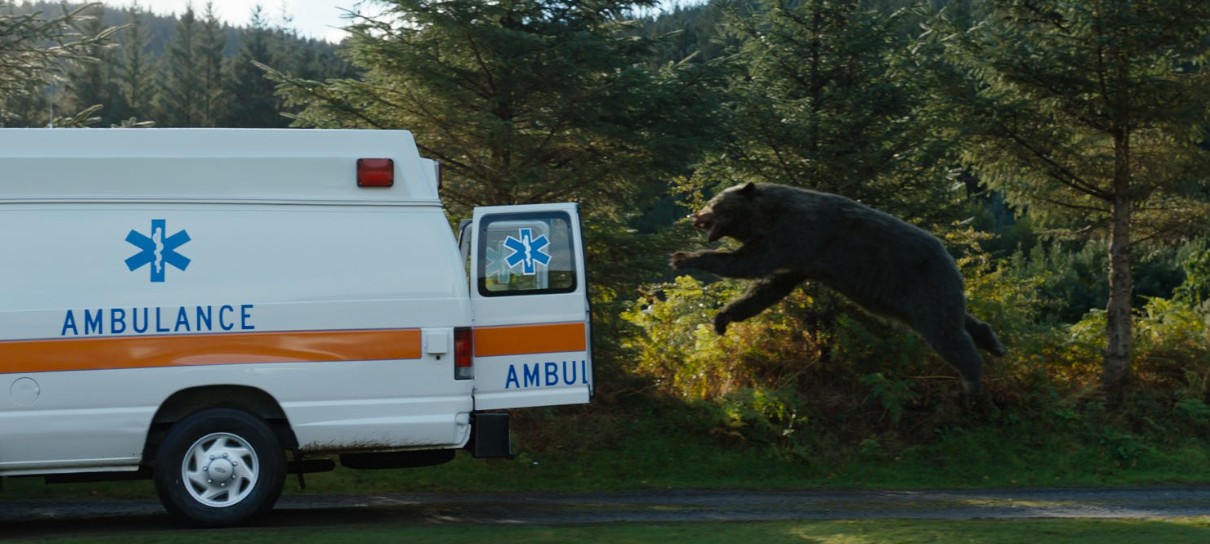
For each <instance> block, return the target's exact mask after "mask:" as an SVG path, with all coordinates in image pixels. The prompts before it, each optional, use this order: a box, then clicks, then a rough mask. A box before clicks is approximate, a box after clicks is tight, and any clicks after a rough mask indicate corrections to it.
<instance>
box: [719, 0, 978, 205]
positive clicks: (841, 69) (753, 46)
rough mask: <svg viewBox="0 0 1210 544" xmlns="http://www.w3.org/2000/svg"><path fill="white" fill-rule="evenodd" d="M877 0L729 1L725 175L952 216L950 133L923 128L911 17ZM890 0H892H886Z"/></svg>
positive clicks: (729, 179) (729, 178)
mask: <svg viewBox="0 0 1210 544" xmlns="http://www.w3.org/2000/svg"><path fill="white" fill-rule="evenodd" d="M887 4H888V3H887V2H878V1H873V0H862V1H857V2H850V1H844V2H841V1H834V0H810V1H803V2H791V1H785V0H767V1H760V2H736V3H733V4H731V5H730V6H729V7H728V13H729V17H728V19H727V26H726V28H727V32H728V34H727V37H728V38H729V39H732V40H738V41H739V42H740V45H739V46H738V51H737V53H736V55H735V57H734V58H733V59H731V61H732V63H733V66H734V68H735V76H734V77H733V79H732V84H731V86H730V88H729V92H728V94H729V97H730V100H731V102H732V105H733V108H734V113H733V114H732V116H733V123H734V126H735V128H734V129H733V130H734V133H735V136H734V140H733V142H734V145H732V146H730V147H729V148H728V149H727V150H726V152H727V154H726V156H725V159H726V161H725V164H726V165H727V167H728V169H729V170H730V171H731V172H733V173H729V172H722V173H721V174H722V177H723V179H722V180H721V183H719V184H721V185H730V184H732V183H734V178H739V179H755V180H760V181H770V182H776V183H785V184H789V185H796V186H800V187H807V188H812V189H818V190H823V191H827V192H832V193H838V194H843V195H845V196H848V197H850V198H853V199H855V200H859V201H861V202H863V203H865V204H868V205H871V206H874V207H877V208H879V209H882V210H884V211H887V212H890V213H893V214H895V215H898V216H900V217H904V218H907V219H909V220H910V221H913V222H916V223H921V224H926V225H937V224H945V223H948V222H949V221H950V220H951V219H953V218H954V216H953V213H954V212H955V211H956V210H955V205H956V204H957V195H956V193H955V192H954V188H955V184H954V183H953V182H952V181H950V180H949V179H948V178H947V176H948V174H949V171H948V167H947V166H946V162H947V160H946V159H947V157H948V155H949V153H950V150H949V145H948V143H949V142H945V141H943V140H941V139H939V138H937V137H936V136H935V135H934V134H930V132H931V129H930V128H929V124H930V122H931V121H930V119H929V112H928V110H926V109H925V108H923V103H922V102H921V101H920V100H921V98H923V97H925V96H927V95H926V94H925V93H924V92H922V89H920V88H919V87H918V85H917V83H916V82H917V81H918V79H919V78H918V77H916V76H915V75H914V74H913V73H912V70H913V67H912V66H911V65H909V64H907V63H904V62H901V61H900V59H898V58H897V55H899V52H900V51H902V50H904V49H905V48H906V46H907V44H908V40H909V38H910V36H911V32H912V29H913V28H914V26H915V24H916V21H915V20H913V18H911V17H909V14H908V12H906V11H901V10H895V9H888V8H887ZM890 4H892V5H893V4H895V2H891V3H890Z"/></svg>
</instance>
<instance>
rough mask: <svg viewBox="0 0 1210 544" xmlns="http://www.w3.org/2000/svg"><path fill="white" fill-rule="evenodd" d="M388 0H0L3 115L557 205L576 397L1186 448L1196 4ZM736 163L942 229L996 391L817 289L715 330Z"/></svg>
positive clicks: (1206, 192)
mask: <svg viewBox="0 0 1210 544" xmlns="http://www.w3.org/2000/svg"><path fill="white" fill-rule="evenodd" d="M379 4H381V6H382V7H383V8H384V9H383V10H382V11H381V13H380V14H379V15H375V16H373V17H361V18H354V19H350V20H349V27H348V30H349V31H350V33H349V37H348V38H346V39H345V40H344V41H342V42H341V43H339V44H331V43H327V42H322V41H316V40H310V39H303V38H300V37H299V35H298V33H297V32H295V31H293V30H292V29H290V28H289V24H288V21H282V20H281V18H278V17H274V16H272V15H270V14H268V13H266V12H265V11H264V10H261V9H258V10H256V11H254V13H253V14H252V15H251V18H250V20H249V21H248V23H247V24H246V25H245V26H242V27H239V28H232V27H230V26H226V25H223V24H221V23H220V22H219V21H218V20H217V18H216V17H215V15H214V13H213V10H212V9H211V8H210V7H208V6H204V5H202V6H194V7H193V8H190V9H188V10H186V11H185V12H184V14H183V15H181V16H179V17H161V16H156V15H153V14H150V13H148V12H146V11H144V10H142V9H140V8H139V7H138V6H137V5H132V6H131V7H129V8H124V9H114V8H102V7H101V6H99V5H90V6H62V5H59V4H49V3H21V4H16V3H13V2H11V1H8V0H0V125H2V126H6V127H34V126H36V127H44V126H48V125H50V126H55V127H69V126H71V127H96V129H98V130H99V129H109V127H120V128H121V129H122V130H142V129H143V128H141V127H150V126H154V127H295V128H297V129H329V128H358V129H407V130H410V131H412V132H413V133H414V135H415V138H416V141H417V143H418V145H419V146H420V147H421V154H422V155H424V156H426V157H430V158H433V159H436V160H438V161H440V162H441V163H442V165H443V169H444V186H443V188H442V192H443V195H442V197H443V200H444V202H445V203H446V206H447V208H448V211H449V212H450V216H451V218H452V219H453V220H454V221H456V220H457V218H458V217H465V216H467V215H468V213H469V210H470V209H471V208H472V207H474V206H477V205H497V204H522V203H531V202H551V201H578V202H580V203H581V204H582V209H583V210H584V214H585V228H586V236H587V244H588V246H589V250H590V274H591V287H592V293H593V300H592V303H593V306H592V308H593V320H594V323H593V326H594V329H593V330H594V353H595V358H596V365H597V372H596V381H597V393H598V395H597V402H596V405H595V406H597V407H598V408H597V409H598V410H601V409H605V410H612V409H620V408H617V407H618V406H620V405H623V404H626V403H635V402H642V403H656V404H660V405H665V404H668V405H675V406H677V407H678V408H677V410H682V411H687V413H690V414H692V416H691V417H690V420H692V423H690V424H688V426H689V428H691V429H697V430H701V431H703V432H708V433H710V435H711V436H715V437H717V439H718V441H719V442H720V443H721V444H724V445H728V446H735V447H744V448H757V449H760V450H761V451H765V452H768V453H769V454H770V455H773V456H775V457H781V458H786V459H791V460H794V459H799V460H804V461H805V460H812V461H813V462H817V461H818V460H819V459H820V458H821V456H827V455H836V456H838V458H839V457H843V456H845V455H848V453H846V452H849V453H851V452H860V453H861V454H862V455H866V456H867V457H868V456H873V457H879V456H885V457H886V458H891V457H893V456H895V455H898V454H899V453H901V452H904V451H908V450H911V449H912V448H919V447H928V445H929V444H936V443H940V442H944V441H946V440H953V439H954V437H955V436H956V435H957V434H966V435H974V434H977V433H978V432H985V433H987V434H986V435H985V436H987V437H988V441H989V443H990V442H996V441H1000V440H1003V439H1004V437H1006V436H1011V437H1013V440H1016V441H1018V442H1020V443H1022V444H1024V446H1023V447H1031V446H1030V445H1031V444H1032V445H1033V446H1039V445H1041V444H1053V443H1052V442H1049V441H1048V440H1050V439H1046V438H1041V437H1043V436H1054V435H1062V436H1065V437H1067V438H1065V439H1064V440H1065V442H1063V443H1064V444H1067V446H1065V447H1070V448H1077V447H1084V446H1087V447H1088V448H1090V451H1095V452H1099V454H1097V455H1100V456H1101V458H1102V460H1103V461H1104V462H1105V463H1109V464H1115V465H1114V466H1118V467H1129V466H1132V464H1138V463H1140V462H1143V463H1145V462H1146V460H1147V458H1148V456H1155V455H1159V453H1158V452H1164V451H1189V448H1193V449H1194V450H1196V451H1199V452H1200V453H1198V454H1197V455H1200V456H1201V457H1200V458H1201V459H1203V461H1204V460H1205V459H1206V452H1207V451H1210V440H1208V438H1210V435H1208V431H1210V404H1208V403H1210V245H1208V244H1207V241H1208V238H1207V226H1208V218H1210V142H1208V140H1207V135H1208V133H1207V130H1208V129H1210V124H1208V122H1210V70H1208V67H1207V66H1206V60H1207V55H1208V53H1210V3H1207V2H1200V1H1189V0H1136V1H1132V2H1122V1H1118V0H1027V1H1023V0H845V1H836V0H710V1H708V2H701V3H677V4H672V5H664V4H660V3H657V2H655V1H653V0H499V1H496V2H483V1H482V0H379ZM747 181H756V182H773V183H781V184H788V185H793V186H797V187H804V188H810V189H815V190H819V191H826V192H831V193H838V194H841V195H845V196H848V197H850V198H853V199H855V200H858V201H860V202H862V203H864V204H867V205H869V206H872V207H875V208H878V209H880V210H883V211H885V212H888V213H890V214H893V215H895V216H897V217H900V218H902V219H904V220H905V221H907V222H909V223H912V224H915V225H917V226H920V227H922V228H924V229H925V230H928V231H929V232H931V233H934V234H935V235H937V236H938V237H939V238H941V239H942V240H943V241H944V243H945V244H946V247H947V249H948V250H949V251H950V253H951V254H952V255H953V256H954V258H955V259H956V261H957V263H958V265H959V268H960V270H961V271H962V273H963V276H964V278H965V282H966V283H965V285H966V295H967V298H968V301H969V302H968V306H969V309H970V310H971V312H972V313H973V314H975V315H977V316H979V317H980V318H981V319H983V320H985V321H987V322H988V323H990V324H991V325H992V327H993V328H994V329H995V330H996V331H997V334H998V335H999V337H1000V339H1001V340H1002V341H1003V342H1004V344H1005V345H1006V347H1007V348H1008V354H1007V355H1006V356H1004V357H991V356H988V357H987V358H986V363H985V369H984V382H985V384H984V385H985V392H984V393H983V394H982V395H981V396H979V397H978V398H968V397H966V396H965V395H964V394H963V392H962V388H961V386H960V384H959V382H958V380H957V377H956V374H955V373H954V371H953V369H952V368H950V367H949V366H947V365H946V364H945V363H944V361H942V360H941V359H940V358H939V357H937V356H936V355H935V354H934V353H933V352H932V351H931V350H930V349H929V347H928V346H927V345H926V344H925V343H924V341H923V340H922V339H921V338H920V337H919V336H917V335H915V334H914V333H912V332H911V331H910V330H908V329H906V328H905V327H902V326H899V325H897V324H895V323H892V322H889V321H887V320H885V319H882V318H878V317H874V316H872V315H871V314H869V313H867V312H865V311H863V310H862V309H861V308H859V307H857V306H856V305H855V304H853V303H852V302H850V301H848V300H846V299H845V298H843V297H841V296H840V295H838V294H836V293H834V292H832V291H829V290H828V289H827V288H825V287H822V286H820V285H817V284H813V283H810V282H808V283H804V284H802V285H801V286H800V288H798V289H796V290H795V291H794V292H793V293H792V294H791V295H790V296H789V297H787V298H786V299H785V300H784V301H783V302H781V303H779V304H777V305H775V306H774V307H772V308H771V309H769V310H768V311H766V312H764V313H762V314H760V315H759V316H757V317H755V318H752V319H749V320H747V321H745V322H742V323H734V324H732V325H731V327H730V329H729V330H728V332H727V334H726V335H724V336H718V335H716V334H715V333H714V331H713V328H712V326H711V320H712V318H713V315H714V313H715V312H716V311H717V310H718V309H719V308H720V307H721V306H722V305H723V304H725V303H726V302H727V301H728V300H731V299H733V298H735V297H736V296H738V295H739V294H740V293H742V292H743V291H744V290H745V289H746V288H747V285H746V282H744V281H736V280H727V279H721V278H718V277H714V276H710V275H708V274H697V273H695V274H676V273H674V272H673V271H672V270H671V269H670V268H669V266H668V258H669V255H670V254H671V253H672V252H673V251H676V250H692V249H698V248H701V247H706V246H707V244H706V242H705V236H704V235H703V234H701V233H700V232H698V231H695V229H693V228H692V227H691V225H690V224H689V221H688V220H687V219H686V215H688V214H689V213H691V212H692V211H693V210H695V209H697V208H698V207H700V206H701V205H702V204H703V203H704V202H705V201H707V200H708V199H709V198H710V197H711V196H713V195H714V194H717V193H718V192H719V191H720V190H722V189H724V188H726V187H730V186H732V185H736V184H739V183H743V182H747ZM714 245H721V246H724V247H728V246H735V245H736V244H734V242H733V241H730V240H724V241H721V242H718V243H716V244H714ZM905 273H907V272H906V271H905ZM601 407H604V408H601ZM583 410H592V408H591V407H590V408H584V409H583ZM573 415H574V414H573ZM578 417H588V416H584V415H583V414H582V413H581V414H580V416H578ZM989 447H991V446H989Z"/></svg>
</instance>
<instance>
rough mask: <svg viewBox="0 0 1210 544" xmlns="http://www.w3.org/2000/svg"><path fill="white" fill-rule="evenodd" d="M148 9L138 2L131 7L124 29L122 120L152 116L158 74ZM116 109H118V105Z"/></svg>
mask: <svg viewBox="0 0 1210 544" xmlns="http://www.w3.org/2000/svg"><path fill="white" fill-rule="evenodd" d="M146 14H147V12H146V11H145V10H144V9H143V8H142V7H140V6H139V5H138V4H137V3H135V4H133V5H131V7H130V23H129V25H128V26H127V28H126V30H125V31H124V32H123V37H124V38H125V40H124V41H125V43H124V44H123V46H122V54H121V68H120V69H119V71H118V81H119V83H118V88H119V91H120V93H121V97H122V102H123V105H124V106H125V109H122V110H119V111H118V112H117V113H118V115H117V116H116V117H117V119H119V120H126V119H130V118H144V119H146V118H148V117H150V116H151V115H152V104H153V98H154V96H155V73H154V72H153V71H152V70H153V64H152V57H151V53H150V51H149V47H150V45H151V36H150V33H149V30H148V27H147V24H146V21H145V19H144V17H145V16H146ZM115 109H116V108H115Z"/></svg>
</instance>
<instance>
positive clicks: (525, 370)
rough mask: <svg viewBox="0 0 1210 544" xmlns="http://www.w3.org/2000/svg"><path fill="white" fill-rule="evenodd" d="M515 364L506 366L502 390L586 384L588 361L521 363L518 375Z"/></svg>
mask: <svg viewBox="0 0 1210 544" xmlns="http://www.w3.org/2000/svg"><path fill="white" fill-rule="evenodd" d="M517 366H518V365H515V364H512V365H508V377H507V378H505V379H504V389H506V390H507V389H525V388H529V387H556V386H559V385H576V384H577V383H578V384H584V385H587V384H588V361H587V360H579V361H563V364H561V365H560V364H559V363H556V362H554V361H547V362H545V363H533V364H528V363H522V364H521V365H519V366H520V367H521V370H520V373H518V371H517Z"/></svg>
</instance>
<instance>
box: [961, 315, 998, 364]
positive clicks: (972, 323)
mask: <svg viewBox="0 0 1210 544" xmlns="http://www.w3.org/2000/svg"><path fill="white" fill-rule="evenodd" d="M966 332H967V334H969V335H970V336H971V339H972V340H974V341H975V345H976V346H978V347H979V348H981V349H983V350H984V351H986V352H988V353H990V354H992V355H995V356H996V357H1003V356H1004V355H1005V354H1007V353H1008V350H1006V349H1004V345H1003V344H1001V343H1000V339H999V338H996V333H995V332H994V331H992V327H991V325H988V324H987V323H984V322H982V321H979V318H977V317H975V316H973V315H971V314H970V313H967V314H966Z"/></svg>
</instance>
